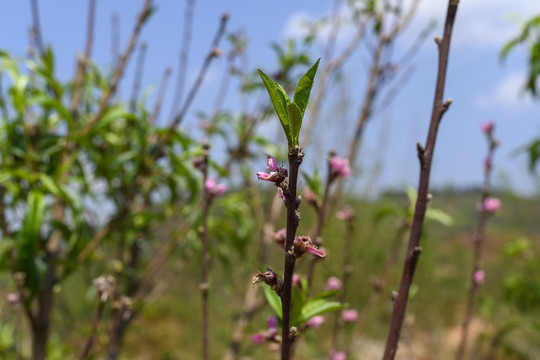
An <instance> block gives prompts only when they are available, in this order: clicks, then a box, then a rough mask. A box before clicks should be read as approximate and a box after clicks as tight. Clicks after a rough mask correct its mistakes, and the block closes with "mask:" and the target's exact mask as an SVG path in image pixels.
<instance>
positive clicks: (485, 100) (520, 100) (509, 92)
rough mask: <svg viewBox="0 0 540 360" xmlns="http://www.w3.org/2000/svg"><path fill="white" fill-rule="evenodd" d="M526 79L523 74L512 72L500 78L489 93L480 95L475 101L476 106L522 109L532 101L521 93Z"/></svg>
mask: <svg viewBox="0 0 540 360" xmlns="http://www.w3.org/2000/svg"><path fill="white" fill-rule="evenodd" d="M525 80H526V77H525V75H524V74H523V73H519V72H513V73H510V74H508V75H506V76H505V77H504V78H502V79H501V80H500V81H499V83H498V84H497V85H496V86H495V87H494V88H493V89H492V91H491V93H488V94H486V95H482V96H480V97H479V98H478V99H477V105H478V106H480V107H482V108H493V107H494V106H497V107H505V108H514V107H523V106H524V105H529V104H531V103H532V100H531V98H530V96H529V95H528V94H525V92H524V91H523V85H524V84H525Z"/></svg>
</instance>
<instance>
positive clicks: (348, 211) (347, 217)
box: [336, 205, 354, 221]
mask: <svg viewBox="0 0 540 360" xmlns="http://www.w3.org/2000/svg"><path fill="white" fill-rule="evenodd" d="M336 217H337V218H338V219H339V220H343V221H351V220H352V219H354V210H353V208H352V207H351V205H345V206H344V207H343V209H341V210H340V211H338V212H337V213H336Z"/></svg>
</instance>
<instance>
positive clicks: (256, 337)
mask: <svg viewBox="0 0 540 360" xmlns="http://www.w3.org/2000/svg"><path fill="white" fill-rule="evenodd" d="M251 341H253V342H254V343H255V344H264V343H265V342H266V338H265V337H264V335H263V334H261V333H255V334H253V335H251Z"/></svg>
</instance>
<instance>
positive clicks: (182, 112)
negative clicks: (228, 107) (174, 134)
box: [169, 14, 229, 131]
mask: <svg viewBox="0 0 540 360" xmlns="http://www.w3.org/2000/svg"><path fill="white" fill-rule="evenodd" d="M228 19H229V15H228V14H223V15H222V16H221V21H220V25H219V28H218V30H217V33H216V35H215V36H214V40H213V41H212V46H211V48H210V51H209V53H208V54H207V55H206V58H205V59H204V63H203V65H202V67H201V70H200V71H199V74H198V75H197V79H196V80H195V83H194V84H193V87H192V88H191V90H190V91H189V93H188V95H187V97H186V100H185V101H184V104H183V105H182V108H181V109H180V111H179V112H178V114H177V115H176V116H175V117H174V119H173V121H172V122H171V124H170V125H169V130H170V131H172V130H174V129H176V128H177V127H178V125H180V123H181V122H182V120H183V119H184V116H185V115H186V113H187V111H188V109H189V107H190V105H191V103H192V101H193V99H194V98H195V95H196V94H197V91H198V90H199V87H200V86H201V84H202V82H203V80H204V78H205V76H206V72H207V71H208V68H209V67H210V63H211V62H212V60H213V59H214V58H215V57H217V56H219V54H220V50H219V48H218V46H219V42H220V40H221V38H222V37H223V35H224V34H225V28H226V25H227V20H228Z"/></svg>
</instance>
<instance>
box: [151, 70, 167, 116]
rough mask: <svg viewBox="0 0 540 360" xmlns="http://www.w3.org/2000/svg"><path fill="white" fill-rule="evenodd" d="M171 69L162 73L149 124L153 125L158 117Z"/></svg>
mask: <svg viewBox="0 0 540 360" xmlns="http://www.w3.org/2000/svg"><path fill="white" fill-rule="evenodd" d="M171 73H172V69H171V68H169V67H168V68H167V69H165V72H164V73H163V77H162V78H161V85H160V86H159V91H158V94H157V97H156V103H155V105H154V111H153V112H152V118H151V119H150V123H151V124H152V125H154V124H155V123H156V121H157V119H158V117H159V113H160V112H161V106H162V105H163V99H164V98H165V92H166V91H167V84H168V82H169V77H170V76H171Z"/></svg>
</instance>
